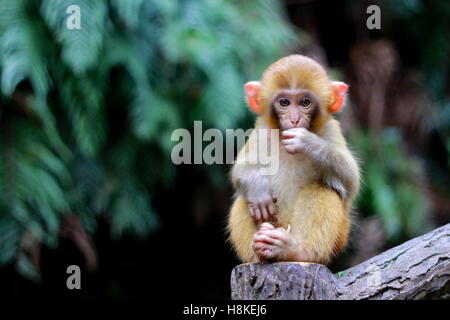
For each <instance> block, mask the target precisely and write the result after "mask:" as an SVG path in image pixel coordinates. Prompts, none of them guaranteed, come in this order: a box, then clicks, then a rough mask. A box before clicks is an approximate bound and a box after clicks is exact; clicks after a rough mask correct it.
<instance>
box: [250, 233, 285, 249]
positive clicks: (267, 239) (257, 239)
mask: <svg viewBox="0 0 450 320" xmlns="http://www.w3.org/2000/svg"><path fill="white" fill-rule="evenodd" d="M254 241H255V244H256V243H258V242H264V243H267V244H271V245H275V246H282V245H283V242H282V241H280V240H279V239H277V238H274V237H272V236H269V235H267V234H259V235H257V236H255V238H254Z"/></svg>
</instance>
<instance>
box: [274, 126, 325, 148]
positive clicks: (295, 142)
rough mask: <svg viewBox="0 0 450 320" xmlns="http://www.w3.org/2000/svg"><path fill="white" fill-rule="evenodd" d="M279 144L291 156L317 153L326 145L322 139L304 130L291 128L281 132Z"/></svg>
mask: <svg viewBox="0 0 450 320" xmlns="http://www.w3.org/2000/svg"><path fill="white" fill-rule="evenodd" d="M281 143H282V144H283V146H284V148H285V149H286V151H287V152H289V153H292V154H294V153H299V152H308V151H310V150H316V151H317V150H320V149H322V148H324V147H325V145H326V142H325V141H324V140H323V139H322V138H320V137H319V136H318V135H316V134H314V133H312V132H309V131H308V130H307V129H305V128H292V129H288V130H285V131H283V133H282V141H281Z"/></svg>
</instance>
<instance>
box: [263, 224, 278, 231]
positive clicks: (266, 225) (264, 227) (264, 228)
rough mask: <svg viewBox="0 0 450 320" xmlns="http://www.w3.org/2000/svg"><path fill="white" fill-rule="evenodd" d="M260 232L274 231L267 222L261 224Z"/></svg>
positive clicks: (271, 225)
mask: <svg viewBox="0 0 450 320" xmlns="http://www.w3.org/2000/svg"><path fill="white" fill-rule="evenodd" d="M262 230H275V227H274V226H273V224H271V223H269V222H264V223H263V224H261V228H260V231H262Z"/></svg>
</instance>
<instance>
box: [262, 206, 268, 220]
mask: <svg viewBox="0 0 450 320" xmlns="http://www.w3.org/2000/svg"><path fill="white" fill-rule="evenodd" d="M261 214H262V218H263V220H264V221H266V220H268V219H269V212H268V211H267V207H266V205H264V204H262V205H261Z"/></svg>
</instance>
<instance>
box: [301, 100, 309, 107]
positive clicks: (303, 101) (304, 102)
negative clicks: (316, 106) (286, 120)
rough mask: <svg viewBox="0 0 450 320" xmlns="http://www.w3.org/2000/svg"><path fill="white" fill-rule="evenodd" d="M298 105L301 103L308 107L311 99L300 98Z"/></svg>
mask: <svg viewBox="0 0 450 320" xmlns="http://www.w3.org/2000/svg"><path fill="white" fill-rule="evenodd" d="M300 105H301V106H302V107H305V108H308V107H309V106H310V105H311V100H310V99H308V98H302V99H301V100H300Z"/></svg>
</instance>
